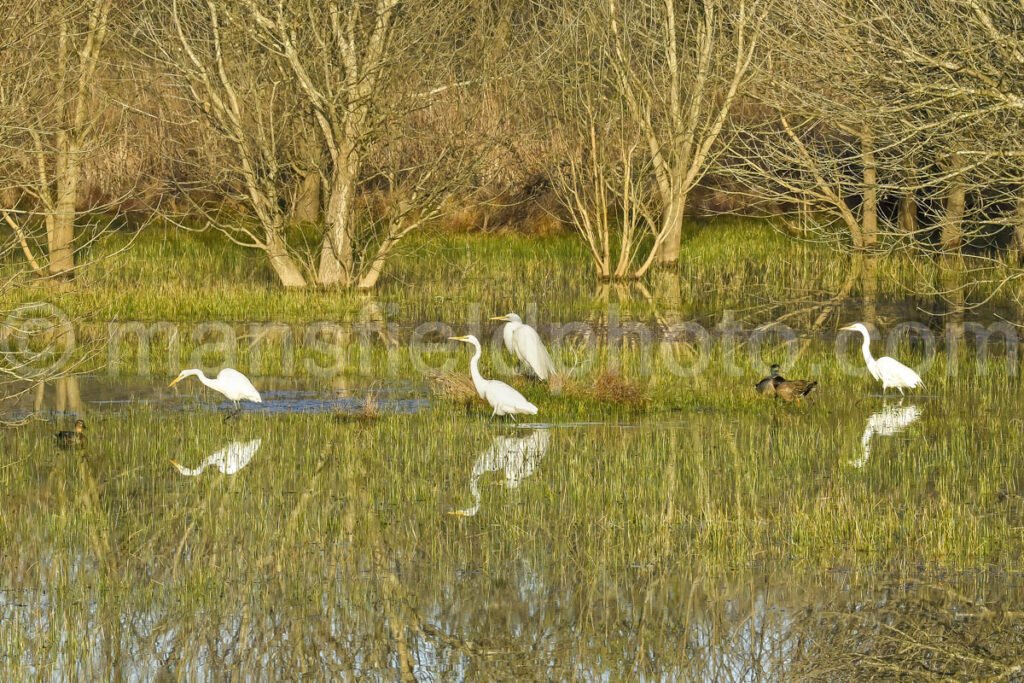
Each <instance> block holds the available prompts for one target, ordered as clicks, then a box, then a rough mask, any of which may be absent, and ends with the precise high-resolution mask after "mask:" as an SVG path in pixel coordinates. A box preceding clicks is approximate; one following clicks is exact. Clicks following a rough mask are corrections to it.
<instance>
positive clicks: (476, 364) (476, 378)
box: [469, 344, 485, 398]
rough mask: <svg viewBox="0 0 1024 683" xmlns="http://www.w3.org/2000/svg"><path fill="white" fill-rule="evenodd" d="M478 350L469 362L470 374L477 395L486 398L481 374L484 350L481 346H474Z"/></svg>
mask: <svg viewBox="0 0 1024 683" xmlns="http://www.w3.org/2000/svg"><path fill="white" fill-rule="evenodd" d="M473 346H474V347H475V348H476V352H475V353H473V357H472V358H471V359H470V361H469V374H470V375H471V376H472V377H473V386H474V387H476V393H477V394H479V395H480V398H483V397H484V386H485V383H484V378H483V375H481V374H480V355H481V353H483V352H482V350H481V349H480V345H479V344H474V345H473Z"/></svg>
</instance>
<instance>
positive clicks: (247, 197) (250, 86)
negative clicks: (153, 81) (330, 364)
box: [150, 0, 466, 287]
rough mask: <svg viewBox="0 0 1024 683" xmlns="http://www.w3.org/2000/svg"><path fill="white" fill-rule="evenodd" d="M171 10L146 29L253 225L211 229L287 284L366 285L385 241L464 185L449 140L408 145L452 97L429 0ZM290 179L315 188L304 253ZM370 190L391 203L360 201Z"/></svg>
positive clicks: (200, 4)
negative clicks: (259, 256)
mask: <svg viewBox="0 0 1024 683" xmlns="http://www.w3.org/2000/svg"><path fill="white" fill-rule="evenodd" d="M154 12H158V10H157V9H154ZM171 13H172V16H171V17H170V19H169V21H170V23H171V24H172V25H173V31H172V35H167V33H166V32H164V31H163V25H162V23H161V22H160V21H159V20H157V21H155V22H154V24H153V26H152V27H151V30H150V34H151V36H152V38H153V42H154V45H155V46H156V47H157V49H159V50H160V53H161V56H162V58H163V59H164V60H165V61H166V63H168V64H169V65H170V66H171V67H172V68H173V70H174V71H175V72H176V73H177V74H178V75H179V76H180V77H181V78H182V81H183V83H184V84H185V86H186V93H187V95H188V98H189V99H190V100H191V101H192V102H193V104H194V106H195V110H196V111H197V112H199V113H201V114H202V116H203V117H204V118H205V119H206V120H207V122H208V123H209V124H210V125H211V126H212V128H213V130H215V131H216V132H217V133H218V134H219V135H220V136H222V138H223V139H224V140H225V141H227V142H228V145H229V147H230V148H231V149H232V153H233V156H234V157H235V159H236V160H235V162H234V163H233V164H231V165H230V166H229V167H228V169H227V170H228V172H229V174H230V175H231V179H230V181H229V182H228V185H229V186H230V185H232V184H234V185H235V186H237V187H238V188H239V189H240V190H241V191H240V192H239V194H238V197H239V199H240V200H242V203H243V205H245V206H247V207H248V209H249V212H248V213H249V214H250V215H251V217H252V219H253V221H252V223H253V224H252V225H246V221H244V220H243V221H235V222H234V223H230V222H229V223H224V222H219V225H220V227H222V228H223V229H224V230H225V231H226V232H228V233H229V234H231V235H232V237H233V239H235V240H236V241H238V242H240V243H243V244H246V245H248V246H252V247H256V248H259V249H262V250H263V251H265V252H266V253H267V255H268V257H269V259H270V262H271V265H272V266H273V268H274V270H275V272H276V273H277V275H278V277H279V278H280V280H281V282H282V284H284V285H285V286H289V287H301V286H305V285H307V284H308V283H311V282H315V283H316V284H318V285H321V286H346V287H347V286H354V287H372V286H374V285H375V284H376V282H377V280H378V278H379V277H380V273H381V271H382V269H383V267H384V264H385V263H386V262H387V260H388V258H389V257H390V256H391V254H392V253H393V252H394V247H395V245H396V244H397V243H398V242H400V241H401V239H402V238H403V237H404V236H405V235H407V234H409V233H410V232H411V231H413V230H415V229H417V228H419V227H421V226H422V225H424V224H426V223H427V222H429V221H430V220H433V219H434V218H436V217H437V216H438V215H439V213H440V210H441V206H442V200H443V199H444V198H445V197H446V196H447V195H448V194H449V192H450V190H451V188H452V187H453V186H454V185H456V184H457V183H458V182H459V181H460V179H461V178H462V177H463V176H464V173H463V172H461V171H459V170H458V169H457V166H458V165H459V164H458V163H457V162H461V161H463V160H465V158H466V156H465V155H464V154H462V153H461V152H458V151H457V150H455V149H454V147H453V145H454V142H455V141H454V140H453V139H452V138H447V139H446V138H445V137H444V135H443V134H442V135H438V138H439V139H436V140H435V142H436V144H435V145H434V146H433V148H432V149H430V150H429V151H426V152H424V151H423V149H422V146H421V145H418V144H417V143H416V142H415V141H414V139H413V138H414V137H415V136H416V135H417V134H419V133H421V132H425V127H424V126H423V125H422V124H423V121H424V117H425V116H428V115H429V110H430V108H431V107H434V106H438V101H439V99H440V98H443V97H445V96H446V95H449V94H450V92H449V91H452V90H454V89H453V88H451V86H452V84H453V82H454V81H455V77H454V74H453V68H454V64H453V59H454V55H455V52H456V49H457V41H454V40H450V39H451V37H452V36H451V35H450V34H451V33H452V32H455V31H459V30H461V29H462V26H461V25H460V23H459V13H458V12H452V11H450V10H449V8H448V7H447V5H445V3H441V2H439V1H437V0H422V1H421V2H415V3H407V4H406V5H404V6H403V7H402V9H401V11H400V12H399V10H398V2H397V0H374V1H373V2H368V1H364V2H354V3H343V2H340V1H339V2H327V3H324V2H313V1H312V0H310V1H309V2H301V3H290V4H288V3H280V2H276V3H275V2H260V1H257V0H176V2H174V3H172V7H171ZM156 16H159V14H156ZM430 132H431V133H432V134H437V133H439V131H438V130H436V129H433V130H431V131H430ZM440 132H441V133H443V132H444V129H443V128H442V130H441V131H440ZM448 132H449V133H451V132H452V131H451V130H449V131H448ZM414 150H415V151H418V152H423V153H422V154H419V155H418V156H409V155H408V154H404V155H403V152H406V153H407V152H411V151H414ZM317 163H321V164H322V165H321V166H320V167H319V168H316V169H314V168H313V165H314V164H317ZM287 174H291V175H298V176H299V177H300V178H301V179H302V180H301V181H300V185H301V188H303V189H302V191H304V192H306V193H310V192H315V190H314V189H313V187H314V186H315V185H317V184H321V183H319V181H320V179H321V178H322V179H323V182H322V184H321V185H322V187H323V188H324V191H325V199H324V201H323V206H324V208H323V233H322V239H320V240H319V242H318V245H317V246H316V247H315V253H309V251H308V250H306V253H303V249H302V248H299V247H297V246H296V245H292V244H289V238H288V212H287V211H286V209H285V208H284V204H285V202H284V200H285V196H282V191H281V185H282V178H283V177H284V176H285V175H287ZM314 178H315V180H314ZM372 188H378V189H384V188H386V189H387V190H388V192H389V193H390V196H391V198H392V199H393V200H394V201H393V202H381V201H377V200H379V199H380V198H381V197H380V195H379V194H378V195H376V196H375V197H374V199H375V201H373V202H367V201H365V200H366V197H363V196H362V195H363V194H364V193H365V192H367V191H368V190H370V189H372ZM370 194H372V193H370ZM292 198H293V199H294V200H297V199H298V193H293V194H292ZM307 201H309V200H308V198H307ZM364 209H365V210H370V209H373V211H370V212H369V213H367V212H365V211H363V210H364ZM303 215H304V216H305V217H306V218H307V219H308V217H310V216H311V209H309V208H308V207H307V209H306V210H304V211H303Z"/></svg>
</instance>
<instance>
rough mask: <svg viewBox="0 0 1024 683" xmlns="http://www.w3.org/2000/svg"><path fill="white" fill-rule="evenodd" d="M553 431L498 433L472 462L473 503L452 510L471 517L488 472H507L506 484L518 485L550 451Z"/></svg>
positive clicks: (477, 509)
mask: <svg viewBox="0 0 1024 683" xmlns="http://www.w3.org/2000/svg"><path fill="white" fill-rule="evenodd" d="M550 439H551V433H550V432H549V431H548V430H547V429H532V430H530V433H529V434H528V435H526V436H499V437H496V438H495V439H494V443H492V444H491V447H490V448H488V449H487V450H486V451H484V452H483V453H482V454H481V455H480V457H479V458H477V459H476V462H475V463H473V472H472V474H470V477H469V492H470V494H472V496H473V505H472V506H471V507H468V508H465V509H462V510H452V513H451V514H453V515H461V516H463V517H472V516H473V515H475V514H476V513H477V512H478V511H479V510H480V477H482V476H483V475H484V474H486V473H487V472H498V471H501V470H504V472H505V486H506V487H507V488H509V489H514V488H516V487H518V486H519V485H520V484H521V483H522V482H523V479H526V478H527V477H528V476H530V475H531V474H533V471H534V470H535V469H537V465H538V464H540V461H541V458H543V457H544V455H545V454H546V453H547V450H548V442H549V441H550Z"/></svg>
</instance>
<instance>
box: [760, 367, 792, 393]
mask: <svg viewBox="0 0 1024 683" xmlns="http://www.w3.org/2000/svg"><path fill="white" fill-rule="evenodd" d="M776 380H780V381H782V382H785V381H786V380H785V378H784V377H783V376H782V375H780V374H779V364H778V363H773V364H772V367H771V370H769V371H768V376H767V377H765V378H764V379H762V380H761V381H760V382H758V383H757V384H755V385H754V388H755V389H757V393H759V394H761V395H762V396H774V395H775V381H776Z"/></svg>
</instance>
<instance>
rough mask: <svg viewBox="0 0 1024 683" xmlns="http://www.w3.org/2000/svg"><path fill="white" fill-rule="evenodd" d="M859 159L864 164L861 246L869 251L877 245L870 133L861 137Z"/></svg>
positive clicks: (875, 182) (875, 170) (874, 170)
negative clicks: (860, 158)
mask: <svg viewBox="0 0 1024 683" xmlns="http://www.w3.org/2000/svg"><path fill="white" fill-rule="evenodd" d="M861 157H862V160H863V163H864V200H863V203H862V204H861V216H860V221H861V246H862V247H863V248H865V249H870V248H871V247H873V246H875V245H876V244H878V166H877V165H876V163H875V143H874V140H873V138H872V136H871V133H864V134H863V135H862V136H861Z"/></svg>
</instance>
